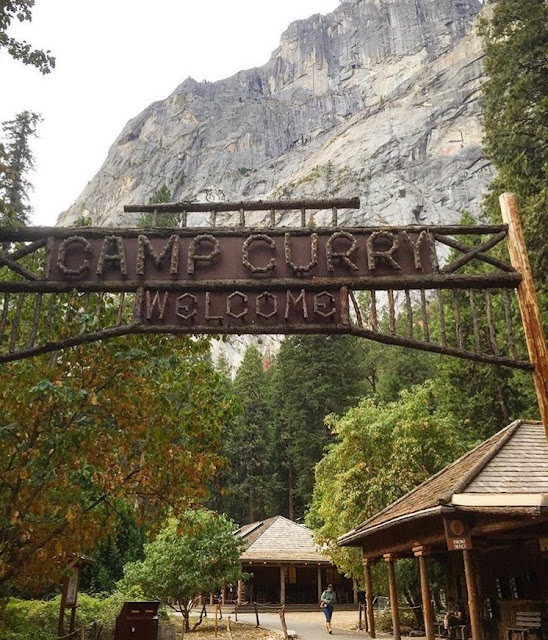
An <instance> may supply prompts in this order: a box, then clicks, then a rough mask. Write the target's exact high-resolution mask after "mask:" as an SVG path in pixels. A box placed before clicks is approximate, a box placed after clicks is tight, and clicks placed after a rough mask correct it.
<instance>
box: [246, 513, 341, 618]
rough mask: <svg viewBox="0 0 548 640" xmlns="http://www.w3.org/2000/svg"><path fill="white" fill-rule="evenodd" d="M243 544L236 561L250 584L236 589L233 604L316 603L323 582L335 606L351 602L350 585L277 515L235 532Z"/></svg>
mask: <svg viewBox="0 0 548 640" xmlns="http://www.w3.org/2000/svg"><path fill="white" fill-rule="evenodd" d="M236 535H238V536H239V537H240V538H242V540H244V542H245V544H246V548H245V551H244V553H243V554H242V556H241V562H242V567H243V570H244V571H245V572H246V573H249V574H251V578H250V580H248V581H246V582H245V584H240V585H238V601H239V602H240V603H242V602H259V603H279V604H299V605H300V604H316V603H317V602H319V598H320V596H321V593H322V591H323V590H324V589H325V588H326V586H327V584H328V583H330V582H331V583H332V584H333V586H334V587H335V591H336V592H337V597H338V600H339V601H342V602H345V601H346V602H349V601H350V602H352V599H353V591H352V582H351V581H350V580H348V579H346V578H344V577H343V576H342V575H340V574H339V573H338V571H337V569H336V568H335V567H334V566H333V565H332V564H331V563H330V561H329V560H328V559H327V558H326V557H325V556H324V555H322V554H321V552H320V549H319V548H318V546H317V545H316V544H315V543H314V539H313V536H312V531H311V530H310V529H309V528H308V527H306V526H304V525H302V524H298V523H296V522H293V521H292V520H288V519H287V518H284V517H283V516H276V517H274V518H269V519H268V520H262V521H259V522H253V523H252V524H248V525H245V526H243V527H241V528H240V529H238V531H236Z"/></svg>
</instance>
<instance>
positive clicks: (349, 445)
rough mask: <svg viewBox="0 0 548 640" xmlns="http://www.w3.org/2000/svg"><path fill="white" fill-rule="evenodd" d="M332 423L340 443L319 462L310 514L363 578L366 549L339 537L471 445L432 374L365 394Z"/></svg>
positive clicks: (348, 567)
mask: <svg viewBox="0 0 548 640" xmlns="http://www.w3.org/2000/svg"><path fill="white" fill-rule="evenodd" d="M327 425H328V427H329V429H330V431H331V433H332V434H333V435H334V437H335V443H334V444H333V445H332V446H331V447H330V448H329V449H328V452H327V454H326V455H325V456H324V458H323V459H322V460H321V462H319V464H318V465H317V467H316V485H315V488H314V496H313V500H312V506H311V509H310V512H309V514H308V517H307V520H308V523H309V524H310V526H311V527H312V528H313V529H314V531H315V533H316V538H317V540H318V541H319V542H320V543H322V544H323V543H325V544H327V545H329V554H330V557H331V558H332V560H333V562H334V563H335V564H336V565H337V566H338V567H339V568H340V569H342V570H343V571H344V572H345V574H347V575H349V576H352V577H355V578H356V579H358V580H361V573H362V569H361V563H360V555H359V552H358V553H357V552H356V550H354V549H350V550H349V549H346V548H340V547H337V546H336V544H334V541H335V540H336V539H337V538H338V537H339V536H340V535H342V534H343V533H345V532H346V531H349V530H350V529H352V528H354V527H355V526H356V525H357V524H358V523H360V522H362V521H364V520H366V519H367V518H369V517H371V516H373V515H374V514H375V513H377V512H378V511H380V510H381V509H382V508H383V507H385V506H387V505H388V504H390V503H391V502H393V501H394V500H396V499H397V498H399V497H400V496H402V495H404V494H405V493H406V492H408V491H410V490H411V489H413V488H414V487H415V486H417V485H418V484H420V483H421V482H422V481H424V480H425V479H426V478H428V477H429V476H430V475H432V474H433V473H435V472H436V471H438V470H439V469H442V468H443V467H444V466H445V465H447V464H448V463H450V462H452V461H453V460H454V459H455V458H456V457H458V456H459V455H460V454H461V453H463V452H464V451H465V444H464V443H463V441H462V439H461V437H460V435H459V429H458V424H457V422H456V421H455V420H454V418H452V417H451V416H450V415H447V414H444V413H443V412H442V411H440V409H439V398H438V396H437V393H436V390H435V388H434V386H433V384H432V383H431V382H427V383H425V384H423V385H422V386H419V387H414V388H412V389H410V390H407V391H402V393H401V395H400V399H399V400H398V401H395V402H389V403H386V404H383V405H377V404H375V402H374V401H373V400H372V399H365V400H362V401H361V402H360V404H359V405H358V406H357V407H355V408H353V409H350V410H349V411H347V412H346V413H345V414H344V415H343V416H342V417H341V418H336V417H333V416H332V417H330V418H328V420H327Z"/></svg>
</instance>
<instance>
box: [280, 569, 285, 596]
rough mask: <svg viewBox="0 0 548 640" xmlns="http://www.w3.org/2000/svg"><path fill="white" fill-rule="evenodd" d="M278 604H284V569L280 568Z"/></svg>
mask: <svg viewBox="0 0 548 640" xmlns="http://www.w3.org/2000/svg"><path fill="white" fill-rule="evenodd" d="M280 604H281V605H284V604H285V567H284V566H283V564H282V565H281V567H280Z"/></svg>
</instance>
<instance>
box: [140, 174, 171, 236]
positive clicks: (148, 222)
mask: <svg viewBox="0 0 548 640" xmlns="http://www.w3.org/2000/svg"><path fill="white" fill-rule="evenodd" d="M172 201H173V195H172V193H171V191H170V190H169V189H168V187H167V186H166V185H165V184H163V185H162V186H161V187H159V188H158V189H156V191H155V192H154V193H153V194H152V195H151V196H150V198H149V200H148V204H162V203H163V202H172ZM178 225H179V216H178V214H176V213H158V214H153V213H143V214H142V215H141V216H140V218H139V220H138V221H137V226H138V227H177V226H178Z"/></svg>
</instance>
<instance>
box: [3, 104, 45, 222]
mask: <svg viewBox="0 0 548 640" xmlns="http://www.w3.org/2000/svg"><path fill="white" fill-rule="evenodd" d="M41 120H42V118H41V116H39V115H38V114H37V113H33V112H32V111H22V112H21V113H19V114H17V116H15V118H14V119H13V120H8V121H6V122H3V123H2V128H3V131H4V137H5V140H6V142H5V145H4V147H3V149H2V151H3V156H4V159H3V162H0V213H2V214H3V215H2V217H3V218H4V219H5V222H7V223H8V224H28V222H29V214H30V212H31V207H30V205H29V191H30V190H31V189H32V185H31V183H30V181H29V179H28V174H29V172H30V171H32V170H33V169H34V154H33V153H32V150H31V148H30V141H31V139H32V138H33V137H35V136H36V127H37V125H38V123H39V122H41ZM0 160H1V158H0Z"/></svg>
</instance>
